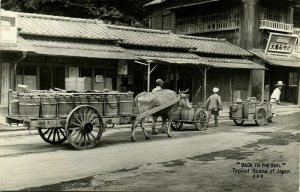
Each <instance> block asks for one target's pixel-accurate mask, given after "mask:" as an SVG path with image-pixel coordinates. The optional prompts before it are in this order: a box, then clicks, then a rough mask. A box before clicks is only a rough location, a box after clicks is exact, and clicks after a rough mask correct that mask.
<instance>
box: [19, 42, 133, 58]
mask: <svg viewBox="0 0 300 192" xmlns="http://www.w3.org/2000/svg"><path fill="white" fill-rule="evenodd" d="M24 41H26V43H27V44H29V45H30V46H31V47H32V48H33V51H34V53H36V54H41V55H52V56H70V57H88V58H101V59H127V60H135V59H136V57H134V55H132V54H131V53H130V52H128V51H126V50H125V49H123V48H122V47H120V46H117V45H112V44H107V43H103V42H101V41H91V40H78V39H57V38H55V39H51V38H34V37H30V38H28V37H27V38H24Z"/></svg>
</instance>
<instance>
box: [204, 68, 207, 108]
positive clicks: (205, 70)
mask: <svg viewBox="0 0 300 192" xmlns="http://www.w3.org/2000/svg"><path fill="white" fill-rule="evenodd" d="M206 78H207V67H205V68H204V84H203V90H204V96H203V98H204V103H205V102H206Z"/></svg>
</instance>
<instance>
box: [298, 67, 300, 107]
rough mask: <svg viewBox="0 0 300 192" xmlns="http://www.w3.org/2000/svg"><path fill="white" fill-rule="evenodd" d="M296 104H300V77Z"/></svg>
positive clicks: (299, 72) (299, 71) (299, 70)
mask: <svg viewBox="0 0 300 192" xmlns="http://www.w3.org/2000/svg"><path fill="white" fill-rule="evenodd" d="M299 75H300V69H298V76H299ZM298 80H299V82H298V106H300V78H299V77H298Z"/></svg>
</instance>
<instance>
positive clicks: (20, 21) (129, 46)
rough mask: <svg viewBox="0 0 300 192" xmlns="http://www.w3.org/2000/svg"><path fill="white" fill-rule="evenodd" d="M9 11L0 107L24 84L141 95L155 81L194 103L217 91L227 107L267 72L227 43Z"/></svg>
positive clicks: (244, 52)
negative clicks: (254, 75)
mask: <svg viewBox="0 0 300 192" xmlns="http://www.w3.org/2000/svg"><path fill="white" fill-rule="evenodd" d="M6 13H7V15H8V17H7V18H6V17H4V16H3V15H4V14H2V15H1V19H2V21H4V20H5V19H6V20H7V26H6V30H8V31H11V32H14V33H9V34H14V36H13V37H5V36H4V38H1V47H0V50H1V67H0V69H1V70H0V78H1V80H2V81H1V86H0V92H1V106H7V102H8V101H7V93H8V91H9V89H13V90H15V89H17V85H18V84H25V85H27V86H28V87H29V88H30V89H38V90H48V89H53V88H60V89H75V87H74V86H73V87H72V86H70V85H74V80H75V81H77V84H78V83H80V84H81V86H83V88H82V89H83V90H86V89H96V90H101V89H109V90H117V91H133V92H134V93H135V94H137V93H139V92H142V91H150V90H151V89H152V88H153V87H154V86H155V80H156V79H157V78H162V79H163V80H164V81H165V82H166V83H165V87H166V88H169V89H173V90H176V91H178V90H186V89H189V90H190V91H189V93H190V94H191V99H192V98H193V100H194V101H195V102H203V101H205V100H206V97H207V96H208V94H210V92H211V89H212V88H213V87H214V86H219V87H220V90H221V91H222V93H224V94H223V95H224V96H223V101H225V102H228V103H229V102H232V101H233V99H235V98H237V97H240V98H243V99H245V98H246V97H247V96H248V95H249V94H250V91H251V89H250V88H249V86H248V85H249V81H250V70H253V69H257V70H262V69H264V67H262V66H260V65H257V64H255V63H253V62H252V61H250V60H249V59H250V58H251V57H252V55H253V54H252V53H249V52H247V51H245V50H243V49H241V48H240V47H238V46H235V45H233V44H232V43H229V42H228V41H226V40H224V39H216V38H200V37H192V36H185V35H175V34H173V33H171V32H170V31H162V30H153V29H141V28H132V27H123V26H115V25H106V24H102V23H101V22H100V21H98V20H88V19H77V18H67V17H57V16H49V15H40V14H27V13H17V12H6ZM12 20H14V22H12ZM2 23H4V22H2ZM3 28H4V26H1V29H3ZM5 38H6V39H7V41H10V42H4V41H3V40H4V39H5ZM79 80H80V82H78V81H79Z"/></svg>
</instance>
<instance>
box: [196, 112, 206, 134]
mask: <svg viewBox="0 0 300 192" xmlns="http://www.w3.org/2000/svg"><path fill="white" fill-rule="evenodd" d="M195 121H196V123H195V127H196V129H197V130H199V131H202V130H205V128H206V123H207V116H206V113H205V111H204V110H203V109H199V110H198V111H197V112H196V114H195Z"/></svg>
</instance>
